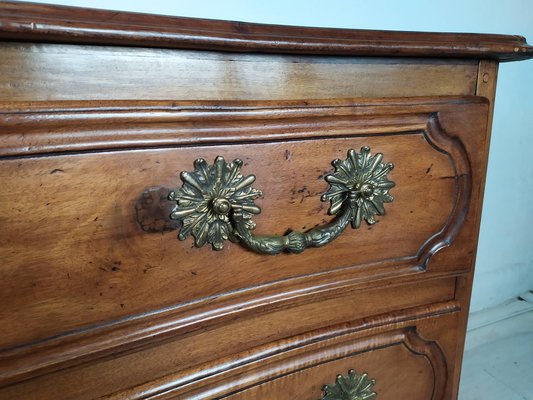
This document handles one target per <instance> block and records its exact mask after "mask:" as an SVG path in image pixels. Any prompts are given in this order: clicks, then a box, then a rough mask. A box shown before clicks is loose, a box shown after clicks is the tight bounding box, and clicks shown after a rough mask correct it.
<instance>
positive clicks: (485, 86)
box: [453, 60, 499, 400]
mask: <svg viewBox="0 0 533 400" xmlns="http://www.w3.org/2000/svg"><path fill="white" fill-rule="evenodd" d="M498 66H499V63H498V61H496V60H480V61H479V67H478V75H477V83H476V92H475V93H476V96H481V97H485V98H487V99H488V100H489V112H488V115H487V130H486V132H485V138H484V148H483V155H484V159H483V160H482V162H483V166H482V167H483V171H485V173H484V174H483V176H481V177H480V185H479V197H478V204H477V207H475V208H474V209H475V210H476V217H475V221H476V225H475V228H474V229H475V230H476V234H475V236H474V249H476V252H475V253H474V254H473V255H472V265H471V268H470V272H469V273H468V274H467V275H462V276H459V277H457V280H456V291H455V298H456V300H459V301H460V303H461V314H460V317H459V333H460V334H459V335H458V340H457V352H456V359H455V368H454V373H453V374H454V376H453V382H454V384H453V387H454V392H453V399H454V400H456V399H457V397H458V394H459V384H460V380H461V365H462V363H463V355H464V346H465V337H466V328H467V324H468V313H469V311H470V302H471V296H472V284H473V279H474V272H475V265H476V257H477V248H478V242H479V230H480V224H481V217H482V209H483V197H484V193H485V182H486V177H487V164H488V157H489V148H490V138H491V132H492V119H493V115H494V101H495V96H496V82H497V78H498Z"/></svg>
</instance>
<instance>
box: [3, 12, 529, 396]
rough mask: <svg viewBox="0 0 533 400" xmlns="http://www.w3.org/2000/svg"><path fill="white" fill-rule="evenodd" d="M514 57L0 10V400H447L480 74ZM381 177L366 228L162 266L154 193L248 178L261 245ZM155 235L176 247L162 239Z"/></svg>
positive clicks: (235, 247)
mask: <svg viewBox="0 0 533 400" xmlns="http://www.w3.org/2000/svg"><path fill="white" fill-rule="evenodd" d="M532 50H533V48H532V47H530V46H528V45H527V43H526V42H525V39H524V38H522V37H518V36H504V35H478V34H434V33H412V32H411V33H410V32H383V31H361V30H336V29H327V28H320V29H316V28H298V27H279V26H269V25H257V24H242V23H234V22H223V21H209V20H195V19H188V18H173V17H161V16H152V15H143V14H131V13H115V12H109V11H98V10H88V9H75V8H68V7H59V6H49V5H36V4H28V3H19V2H17V3H15V2H0V179H1V182H2V185H1V187H0V226H2V229H0V261H1V262H0V304H1V306H0V399H2V400H3V399H9V400H21V399H24V400H28V399H30V400H31V399H38V400H52V399H53V400H57V399H76V400H93V399H97V398H99V399H108V400H110V399H115V400H116V399H123V398H124V399H148V398H150V399H170V398H175V399H190V398H205V399H207V398H231V399H234V400H246V399H256V398H260V399H275V400H282V399H285V398H286V399H289V398H290V399H293V398H319V397H320V396H321V392H320V389H321V386H322V385H323V384H326V383H330V384H331V383H333V380H334V379H335V376H336V375H337V374H339V373H344V374H346V373H347V371H348V369H350V368H355V369H356V370H357V371H358V372H365V371H366V372H368V373H369V374H370V375H371V376H372V377H374V378H376V379H377V381H378V383H377V385H376V391H377V392H378V398H380V399H387V398H388V399H393V400H396V399H402V400H403V399H407V398H409V399H424V400H428V399H431V400H453V399H455V398H456V393H457V387H458V378H459V372H460V363H461V354H462V347H463V344H464V333H465V329H466V319H467V311H468V304H469V298H470V293H471V286H472V278H473V265H474V260H475V247H476V244H477V237H478V230H479V221H480V214H481V206H482V204H481V202H482V192H483V185H484V180H485V169H486V161H487V154H488V144H489V136H490V135H489V134H490V126H491V119H492V112H493V105H494V94H495V83H496V73H497V63H498V61H511V60H519V59H526V58H531V57H532V56H533V51H532ZM363 145H368V146H370V147H371V148H372V151H373V153H376V152H382V153H383V154H384V156H385V157H384V158H385V161H386V162H389V161H390V162H393V163H394V164H395V165H396V168H395V169H394V171H392V172H391V174H390V178H391V179H392V180H393V181H395V182H396V184H397V185H396V187H395V188H394V189H393V190H392V191H391V194H392V195H393V196H394V197H395V200H394V202H393V203H392V204H387V207H386V209H387V214H386V215H384V216H382V217H381V218H379V223H378V224H376V225H373V226H364V227H362V228H361V229H359V230H357V231H356V230H351V229H348V230H347V231H346V232H343V234H342V235H341V236H340V237H339V238H338V239H337V240H336V241H335V242H333V243H332V244H330V245H328V246H326V247H324V248H320V249H310V250H308V251H306V252H304V253H302V254H299V255H291V254H279V255H277V256H275V257H271V256H263V255H258V254H255V253H252V252H250V251H248V250H246V249H245V248H243V247H242V246H240V245H239V244H234V243H228V245H226V246H225V248H224V250H223V251H222V252H216V253H215V252H213V251H211V250H210V249H208V248H202V249H197V248H193V247H192V242H179V241H178V240H177V239H176V232H175V230H176V229H177V228H179V223H176V222H175V221H170V220H168V216H167V214H168V213H169V209H170V207H172V204H170V202H168V201H167V200H166V195H165V194H166V193H167V192H168V191H169V188H175V187H176V186H179V185H181V182H180V179H179V174H180V172H181V171H188V170H191V169H192V168H193V161H194V160H195V159H196V158H198V157H203V158H205V159H207V160H208V161H209V162H212V161H213V160H214V159H215V157H216V156H218V155H222V156H224V157H225V158H226V160H232V159H233V158H237V157H238V158H241V159H243V160H244V162H245V165H244V166H243V173H245V174H255V175H257V181H256V182H254V187H257V188H259V189H262V190H263V193H264V195H263V197H262V198H260V199H258V200H257V202H258V204H259V205H260V206H261V207H262V210H263V211H262V213H261V214H260V215H259V216H258V217H257V218H256V219H255V221H256V222H257V224H258V227H257V229H256V231H257V233H258V234H278V235H282V234H285V233H286V232H287V230H299V231H306V230H309V229H311V228H313V227H314V226H316V225H317V224H322V223H326V222H328V221H329V220H330V219H331V217H330V216H328V215H327V214H326V208H327V207H326V204H324V203H321V202H320V201H319V198H320V194H321V193H323V192H324V191H325V190H326V189H327V184H326V182H325V181H324V179H323V178H324V176H325V175H326V174H328V172H331V171H332V169H333V168H332V167H331V165H330V163H331V161H332V160H333V159H335V158H345V157H346V152H347V150H348V149H350V148H354V149H356V150H358V149H359V148H360V147H361V146H363ZM172 222H173V223H172Z"/></svg>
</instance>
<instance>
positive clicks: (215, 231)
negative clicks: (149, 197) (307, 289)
mask: <svg viewBox="0 0 533 400" xmlns="http://www.w3.org/2000/svg"><path fill="white" fill-rule="evenodd" d="M332 164H333V166H334V167H335V172H333V173H331V174H330V175H327V176H326V177H325V179H326V181H327V182H328V183H329V185H330V187H329V189H328V191H327V192H326V193H324V194H323V195H322V198H321V200H322V201H330V202H331V206H330V208H329V211H328V212H329V214H331V215H336V218H335V219H334V220H333V221H332V222H331V223H328V224H325V225H321V226H318V227H316V228H314V229H311V230H309V231H307V232H291V233H289V234H287V235H284V236H256V235H254V234H253V233H252V230H253V229H254V228H255V223H254V222H253V221H252V217H253V215H256V214H259V213H260V212H261V209H260V208H259V207H258V206H257V205H256V204H255V203H254V200H255V199H257V198H258V197H260V196H261V195H262V193H261V191H260V190H257V189H254V188H252V186H251V185H252V183H254V181H255V176H254V175H248V176H243V175H242V174H241V172H240V171H241V168H242V165H243V162H242V161H241V160H239V159H236V160H233V162H230V163H227V162H226V161H225V160H224V158H223V157H221V156H218V157H217V158H216V159H215V163H214V164H213V165H208V164H207V162H206V161H205V160H203V159H198V160H196V161H195V162H194V168H195V170H194V171H192V172H182V173H181V179H182V181H183V185H182V187H181V188H178V189H176V190H175V191H173V192H171V193H170V194H169V199H170V200H172V201H175V202H176V206H175V207H174V209H173V210H172V213H171V214H170V218H171V219H177V220H181V221H182V227H181V230H180V233H179V236H178V237H179V239H180V240H185V239H186V238H187V237H188V236H189V235H191V234H192V235H193V236H194V239H195V245H196V247H202V246H203V245H204V244H206V243H210V244H211V245H212V247H213V249H215V250H221V249H222V248H223V244H224V241H225V240H231V241H233V242H242V243H244V244H245V245H246V246H247V247H248V248H250V249H251V250H254V251H256V252H258V253H262V254H272V255H273V254H278V253H280V252H282V251H289V252H291V253H301V252H302V251H304V250H305V249H306V248H307V247H321V246H324V245H326V244H328V243H330V242H331V241H333V240H334V239H335V238H337V237H338V236H339V235H340V234H341V232H342V231H343V230H344V229H345V228H346V227H347V226H348V224H349V223H351V225H352V227H353V228H359V227H360V225H361V222H362V221H363V220H365V221H366V222H367V223H368V224H370V225H372V224H374V223H375V222H376V220H375V216H376V215H384V214H385V208H384V206H383V205H384V203H390V202H391V201H392V200H393V197H392V196H391V195H390V194H389V189H391V188H392V187H394V185H395V184H394V182H392V181H391V180H389V179H388V177H387V174H388V173H389V172H390V171H391V170H392V169H393V165H392V163H388V164H385V163H383V154H381V153H378V154H376V155H374V156H372V155H371V153H370V148H369V147H366V146H365V147H362V148H361V151H360V153H357V152H356V151H355V150H349V151H348V157H347V158H346V159H345V160H339V159H336V160H333V162H332Z"/></svg>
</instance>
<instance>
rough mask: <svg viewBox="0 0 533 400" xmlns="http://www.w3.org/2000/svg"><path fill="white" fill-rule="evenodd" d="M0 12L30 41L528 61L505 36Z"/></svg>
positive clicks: (8, 29) (35, 8)
mask: <svg viewBox="0 0 533 400" xmlns="http://www.w3.org/2000/svg"><path fill="white" fill-rule="evenodd" d="M0 15H2V24H1V25H0V37H2V38H4V39H16V40H25V41H30V42H55V43H87V44H113V45H120V46H142V47H162V48H179V49H191V48H192V49H195V50H197V49H203V50H217V51H236V52H266V53H289V54H326V55H343V56H361V55H362V56H385V57H389V56H392V57H437V58H442V57H451V58H490V59H497V60H499V61H515V60H523V59H527V58H531V57H533V47H531V46H529V45H528V44H527V43H526V40H525V38H523V37H521V36H511V35H487V34H484V35H483V34H471V33H430V32H392V31H373V30H352V29H329V28H303V27H295V26H277V25H264V24H251V23H242V22H229V21H216V20H206V19H192V18H176V17H165V16H157V15H149V14H136V13H128V12H116V11H104V10H88V9H80V8H74V7H64V6H63V7H62V6H50V5H43V4H31V3H27V4H21V3H19V2H9V1H5V2H1V3H0Z"/></svg>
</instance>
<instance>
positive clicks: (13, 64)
mask: <svg viewBox="0 0 533 400" xmlns="http://www.w3.org/2000/svg"><path fill="white" fill-rule="evenodd" d="M0 52H1V54H2V60H1V62H0V101H4V102H9V101H32V102H33V101H37V100H43V101H48V100H91V99H93V100H117V99H124V100H132V99H145V100H158V99H159V100H169V99H171V100H291V99H293V100H294V99H296V100H302V99H326V98H330V99H331V98H351V97H392V96H442V95H474V94H475V82H476V77H477V63H476V62H475V61H473V60H462V61H460V60H453V61H450V60H441V59H420V58H418V59H410V58H405V59H402V58H396V59H385V58H362V57H324V56H296V55H272V54H269V55H265V54H242V55H240V54H239V55H238V56H237V55H235V54H231V53H219V52H209V51H192V50H191V51H185V50H181V51H174V50H165V49H153V48H149V49H146V48H135V49H133V48H124V47H103V46H77V45H55V44H42V43H41V44H36V43H31V44H27V43H9V42H0Z"/></svg>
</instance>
